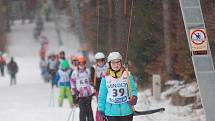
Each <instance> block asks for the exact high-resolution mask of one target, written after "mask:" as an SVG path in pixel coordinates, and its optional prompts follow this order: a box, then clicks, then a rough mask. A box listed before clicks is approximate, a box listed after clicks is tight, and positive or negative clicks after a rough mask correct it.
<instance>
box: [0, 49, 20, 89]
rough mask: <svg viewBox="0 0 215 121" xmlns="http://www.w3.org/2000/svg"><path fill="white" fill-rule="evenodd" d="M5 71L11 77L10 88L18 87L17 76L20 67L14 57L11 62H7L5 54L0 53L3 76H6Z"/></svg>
mask: <svg viewBox="0 0 215 121" xmlns="http://www.w3.org/2000/svg"><path fill="white" fill-rule="evenodd" d="M5 70H7V72H8V74H9V75H10V86H12V85H16V83H17V82H16V74H17V72H18V65H17V63H16V61H15V60H14V58H13V57H11V58H10V60H9V62H7V61H6V57H5V56H4V54H3V53H0V71H1V76H2V77H3V76H5Z"/></svg>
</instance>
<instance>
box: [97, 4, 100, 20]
mask: <svg viewBox="0 0 215 121" xmlns="http://www.w3.org/2000/svg"><path fill="white" fill-rule="evenodd" d="M99 13H100V1H99V0H96V16H97V17H98V16H99Z"/></svg>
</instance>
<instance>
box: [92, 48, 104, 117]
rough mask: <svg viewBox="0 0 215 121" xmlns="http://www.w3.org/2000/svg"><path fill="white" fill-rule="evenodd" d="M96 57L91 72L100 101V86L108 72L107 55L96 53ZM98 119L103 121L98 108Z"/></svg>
mask: <svg viewBox="0 0 215 121" xmlns="http://www.w3.org/2000/svg"><path fill="white" fill-rule="evenodd" d="M95 59H96V64H95V65H93V67H92V68H91V72H92V74H91V75H92V79H93V86H94V89H95V94H96V99H97V102H98V94H99V87H100V83H101V79H102V77H104V75H105V74H106V72H107V65H106V62H105V55H104V54H103V53H102V52H98V53H96V54H95ZM96 121H101V120H100V116H99V112H98V109H97V111H96Z"/></svg>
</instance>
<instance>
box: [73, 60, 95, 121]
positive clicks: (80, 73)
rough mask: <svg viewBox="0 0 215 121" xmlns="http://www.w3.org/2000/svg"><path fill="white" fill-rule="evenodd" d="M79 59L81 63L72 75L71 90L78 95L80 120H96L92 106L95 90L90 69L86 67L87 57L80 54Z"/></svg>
mask: <svg viewBox="0 0 215 121" xmlns="http://www.w3.org/2000/svg"><path fill="white" fill-rule="evenodd" d="M77 60H78V62H79V65H78V68H77V70H74V71H73V73H72V76H71V87H72V90H71V91H72V94H73V95H77V96H78V102H79V108H80V114H79V119H80V121H94V119H93V111H92V107H91V101H92V95H93V90H92V88H91V87H92V86H91V84H92V80H91V75H90V70H89V69H88V68H86V59H85V58H84V57H83V56H78V57H77Z"/></svg>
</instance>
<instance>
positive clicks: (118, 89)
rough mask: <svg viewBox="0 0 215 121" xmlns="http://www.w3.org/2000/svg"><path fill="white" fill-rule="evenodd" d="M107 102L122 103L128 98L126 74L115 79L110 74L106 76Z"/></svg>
mask: <svg viewBox="0 0 215 121" xmlns="http://www.w3.org/2000/svg"><path fill="white" fill-rule="evenodd" d="M106 87H107V92H108V94H107V100H106V101H107V102H109V103H111V104H122V103H126V102H128V101H129V99H128V83H127V77H126V74H125V73H123V75H122V76H121V77H120V78H118V79H115V78H113V77H112V76H106Z"/></svg>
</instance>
